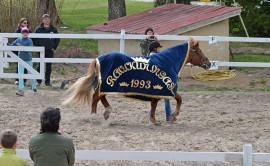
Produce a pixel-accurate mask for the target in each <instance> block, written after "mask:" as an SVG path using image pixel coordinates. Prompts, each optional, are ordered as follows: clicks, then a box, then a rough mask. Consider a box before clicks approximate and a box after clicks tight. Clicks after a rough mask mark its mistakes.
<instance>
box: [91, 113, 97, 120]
mask: <svg viewBox="0 0 270 166" xmlns="http://www.w3.org/2000/svg"><path fill="white" fill-rule="evenodd" d="M95 120H97V114H95V113H94V114H90V121H95Z"/></svg>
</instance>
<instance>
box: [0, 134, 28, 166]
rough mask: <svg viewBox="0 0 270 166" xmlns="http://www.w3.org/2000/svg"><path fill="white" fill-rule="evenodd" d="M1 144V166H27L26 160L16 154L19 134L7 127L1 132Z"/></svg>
mask: <svg viewBox="0 0 270 166" xmlns="http://www.w3.org/2000/svg"><path fill="white" fill-rule="evenodd" d="M1 146H2V148H3V149H2V152H1V153H0V165H1V166H15V165H16V166H26V161H25V160H24V159H23V158H21V157H20V156H17V155H16V148H17V135H16V133H15V132H14V131H13V130H11V129H7V130H4V131H3V132H2V133H1Z"/></svg>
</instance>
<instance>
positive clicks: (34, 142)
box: [29, 108, 75, 166]
mask: <svg viewBox="0 0 270 166" xmlns="http://www.w3.org/2000/svg"><path fill="white" fill-rule="evenodd" d="M60 120H61V115H60V109H59V108H47V109H46V110H44V111H43V112H42V113H41V115H40V125H41V129H40V133H39V134H37V135H35V136H33V137H31V139H30V141H29V152H30V157H31V159H32V160H33V161H34V165H39V166H52V165H57V166H72V165H74V160H75V149H74V145H73V141H72V139H71V138H67V137H64V136H62V134H60V133H59V132H58V130H59V123H60Z"/></svg>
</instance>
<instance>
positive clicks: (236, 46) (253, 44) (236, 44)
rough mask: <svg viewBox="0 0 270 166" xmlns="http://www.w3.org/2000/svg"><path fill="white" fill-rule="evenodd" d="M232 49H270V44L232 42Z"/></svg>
mask: <svg viewBox="0 0 270 166" xmlns="http://www.w3.org/2000/svg"><path fill="white" fill-rule="evenodd" d="M230 47H233V48H241V47H260V48H270V43H247V42H230Z"/></svg>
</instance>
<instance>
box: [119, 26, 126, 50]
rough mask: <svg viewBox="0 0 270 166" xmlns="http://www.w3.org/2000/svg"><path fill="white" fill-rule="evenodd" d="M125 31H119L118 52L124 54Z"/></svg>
mask: <svg viewBox="0 0 270 166" xmlns="http://www.w3.org/2000/svg"><path fill="white" fill-rule="evenodd" d="M125 33H126V32H125V30H124V29H121V34H120V36H121V37H120V52H121V53H124V52H125Z"/></svg>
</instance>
